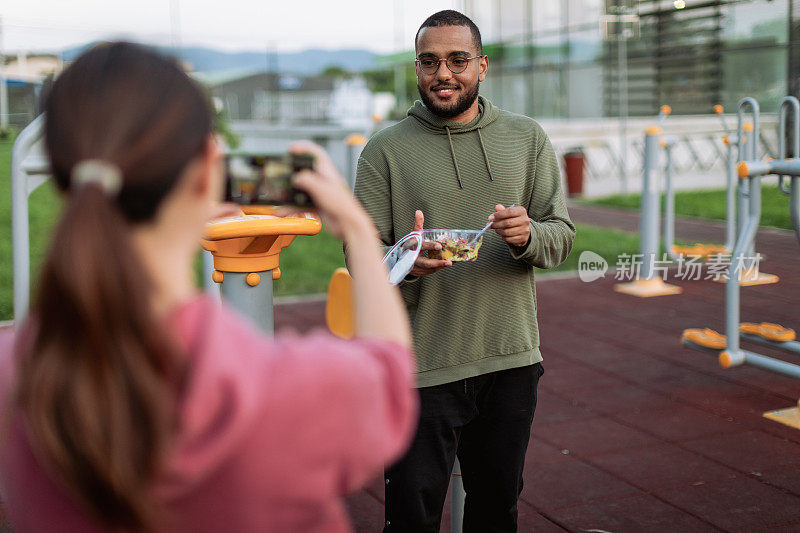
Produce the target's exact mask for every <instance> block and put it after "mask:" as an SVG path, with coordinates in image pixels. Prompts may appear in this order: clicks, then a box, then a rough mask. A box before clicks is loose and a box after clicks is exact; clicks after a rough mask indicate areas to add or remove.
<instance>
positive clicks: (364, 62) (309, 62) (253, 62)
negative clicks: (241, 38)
mask: <svg viewBox="0 0 800 533" xmlns="http://www.w3.org/2000/svg"><path fill="white" fill-rule="evenodd" d="M94 44H95V43H88V44H86V45H82V46H77V47H74V48H69V49H67V50H64V51H63V52H62V54H63V57H64V59H66V60H67V61H71V60H72V59H74V58H75V57H77V56H78V55H79V54H80V53H81V52H83V51H84V50H86V48H88V47H90V46H93V45H94ZM156 48H157V49H159V50H160V51H161V52H163V53H166V54H172V52H173V49H172V48H170V47H164V46H160V47H156ZM376 57H377V54H375V53H374V52H370V51H368V50H358V49H349V50H303V51H300V52H288V53H277V54H269V55H268V54H267V51H266V50H264V51H263V52H222V51H219V50H213V49H210V48H202V47H186V48H183V49H182V50H181V59H182V60H183V61H185V62H187V63H189V64H190V65H192V67H193V68H194V70H196V71H198V72H219V71H233V70H242V71H244V70H252V71H259V70H261V71H264V70H277V71H278V72H283V73H291V74H302V75H312V74H318V73H319V72H321V71H323V70H324V69H325V68H326V67H330V66H338V67H342V68H343V69H345V70H348V71H362V70H366V69H369V68H372V67H374V66H375V65H374V60H375V58H376Z"/></svg>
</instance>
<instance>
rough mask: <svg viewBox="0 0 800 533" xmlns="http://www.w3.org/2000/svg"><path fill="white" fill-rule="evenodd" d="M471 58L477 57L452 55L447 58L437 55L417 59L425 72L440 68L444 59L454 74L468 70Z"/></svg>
mask: <svg viewBox="0 0 800 533" xmlns="http://www.w3.org/2000/svg"><path fill="white" fill-rule="evenodd" d="M470 59H475V58H472V57H465V56H460V55H458V56H450V57H447V58H438V57H435V56H425V57H421V58H419V59H418V60H417V61H418V62H419V68H420V70H422V72H424V73H425V74H433V73H435V72H436V71H437V70H439V64H440V63H441V62H442V61H444V62H445V64H446V65H447V68H449V69H450V72H452V73H453V74H460V73H462V72H464V71H465V70H467V66H469V61H470Z"/></svg>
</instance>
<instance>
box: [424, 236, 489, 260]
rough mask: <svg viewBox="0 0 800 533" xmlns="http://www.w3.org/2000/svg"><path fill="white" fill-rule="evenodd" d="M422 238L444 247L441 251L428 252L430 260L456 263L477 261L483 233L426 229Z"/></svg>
mask: <svg viewBox="0 0 800 533" xmlns="http://www.w3.org/2000/svg"><path fill="white" fill-rule="evenodd" d="M422 237H423V238H424V239H425V240H426V241H435V242H438V243H439V244H441V245H442V249H441V250H428V257H429V258H431V259H442V260H444V261H453V262H454V263H455V262H463V261H475V260H476V259H477V258H478V250H479V249H480V247H481V243H482V242H483V233H482V232H481V231H480V230H472V229H426V230H422Z"/></svg>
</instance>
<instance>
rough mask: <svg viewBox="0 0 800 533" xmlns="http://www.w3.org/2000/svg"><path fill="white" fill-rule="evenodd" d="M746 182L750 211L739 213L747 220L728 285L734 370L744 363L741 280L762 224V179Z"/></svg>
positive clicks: (727, 324)
mask: <svg viewBox="0 0 800 533" xmlns="http://www.w3.org/2000/svg"><path fill="white" fill-rule="evenodd" d="M747 180H748V181H749V182H750V185H749V187H748V189H749V210H748V211H741V212H740V213H739V215H740V218H744V217H746V218H747V220H746V221H745V223H744V225H743V227H742V231H741V233H739V237H738V238H737V239H736V247H735V248H734V250H733V254H732V256H731V264H730V267H729V270H728V281H727V283H726V284H725V334H726V335H727V346H726V350H725V352H727V354H728V357H729V358H730V361H731V362H732V364H733V365H734V366H735V365H737V364H741V363H742V362H744V356H743V354H742V353H741V350H740V349H739V316H740V309H739V303H740V288H739V277H740V276H741V275H742V271H743V269H744V258H745V256H746V254H748V250H749V249H750V247H751V246H752V243H753V239H754V238H755V235H756V231H757V230H758V224H759V221H760V220H761V176H752V177H750V178H747ZM723 353H724V352H723Z"/></svg>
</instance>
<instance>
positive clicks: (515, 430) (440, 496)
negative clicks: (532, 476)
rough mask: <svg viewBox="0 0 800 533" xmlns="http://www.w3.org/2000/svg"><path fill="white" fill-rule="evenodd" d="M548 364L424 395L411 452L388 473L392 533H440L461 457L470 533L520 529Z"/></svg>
mask: <svg viewBox="0 0 800 533" xmlns="http://www.w3.org/2000/svg"><path fill="white" fill-rule="evenodd" d="M543 373H544V368H543V367H542V365H541V363H537V364H535V365H530V366H525V367H521V368H513V369H510V370H503V371H500V372H493V373H491V374H485V375H482V376H477V377H474V378H469V379H464V380H461V381H456V382H453V383H446V384H444V385H437V386H434V387H424V388H421V389H419V394H420V421H419V427H418V429H417V434H416V436H415V437H414V442H413V443H412V445H411V448H410V449H409V451H408V453H407V454H406V455H405V456H404V457H403V458H401V459H400V461H399V462H397V463H396V464H395V465H393V466H392V467H391V468H389V469H388V470H387V472H386V476H385V480H384V481H385V483H386V527H385V528H384V533H396V532H409V533H411V532H413V533H427V532H438V531H439V523H440V522H441V519H442V507H443V505H444V501H445V497H446V495H447V486H448V484H449V481H450V475H451V473H452V471H453V470H452V469H453V464H454V462H455V457H456V455H458V460H459V462H460V463H461V474H462V477H463V481H464V489H465V491H466V493H467V497H466V501H465V504H464V533H471V532H480V533H489V532H495V531H496V532H500V531H503V532H505V531H516V530H517V500H518V499H519V495H520V493H521V492H522V469H523V467H524V465H525V451H526V450H527V448H528V440H529V439H530V433H531V423H532V422H533V413H534V411H535V409H536V389H537V386H538V383H539V377H540V376H541V375H542V374H543Z"/></svg>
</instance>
